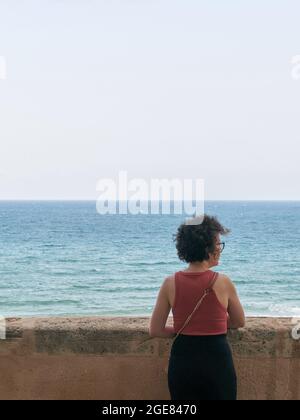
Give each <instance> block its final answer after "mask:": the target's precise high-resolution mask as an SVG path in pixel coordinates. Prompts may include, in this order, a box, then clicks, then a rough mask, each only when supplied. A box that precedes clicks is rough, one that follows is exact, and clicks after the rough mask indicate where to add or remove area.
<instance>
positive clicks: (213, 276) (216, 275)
mask: <svg viewBox="0 0 300 420" xmlns="http://www.w3.org/2000/svg"><path fill="white" fill-rule="evenodd" d="M218 275H219V273H217V272H215V271H214V272H213V275H212V278H211V280H210V282H209V283H208V286H207V290H211V289H212V288H213V287H214V284H215V282H216V281H217V278H218Z"/></svg>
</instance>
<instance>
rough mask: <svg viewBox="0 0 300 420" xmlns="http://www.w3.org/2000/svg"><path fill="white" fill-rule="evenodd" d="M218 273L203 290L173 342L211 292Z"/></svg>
mask: <svg viewBox="0 0 300 420" xmlns="http://www.w3.org/2000/svg"><path fill="white" fill-rule="evenodd" d="M217 276H218V273H215V274H214V276H213V278H212V280H211V282H210V283H209V286H208V288H207V289H205V291H204V294H203V296H202V297H201V298H200V300H199V301H198V303H197V305H196V306H195V309H194V310H193V312H192V313H191V314H190V316H189V317H188V318H187V320H186V321H185V323H184V325H183V326H182V328H181V329H180V331H178V333H177V334H176V337H175V339H174V341H175V340H176V338H177V337H178V336H179V334H181V333H182V331H183V330H184V329H185V327H186V326H187V324H188V323H189V322H190V320H191V319H192V316H193V315H194V313H195V312H196V311H197V309H198V308H199V306H200V305H201V304H202V302H203V300H204V299H205V298H206V296H207V295H209V293H210V292H211V289H212V287H213V285H214V284H215V282H216V279H217Z"/></svg>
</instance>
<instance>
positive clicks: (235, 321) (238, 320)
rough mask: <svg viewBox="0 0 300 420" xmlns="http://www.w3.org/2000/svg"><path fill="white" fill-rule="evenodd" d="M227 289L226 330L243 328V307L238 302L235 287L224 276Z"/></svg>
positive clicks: (244, 321) (244, 320)
mask: <svg viewBox="0 0 300 420" xmlns="http://www.w3.org/2000/svg"><path fill="white" fill-rule="evenodd" d="M226 280H227V287H228V296H229V298H228V320H227V325H228V329H237V328H244V326H245V324H246V317H245V312H244V309H243V306H242V304H241V302H240V299H239V296H238V293H237V290H236V287H235V285H234V284H233V283H232V281H231V280H230V278H229V277H227V276H226Z"/></svg>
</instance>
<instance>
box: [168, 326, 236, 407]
mask: <svg viewBox="0 0 300 420" xmlns="http://www.w3.org/2000/svg"><path fill="white" fill-rule="evenodd" d="M168 386H169V391H170V395H171V400H200V401H235V400H236V399H237V377H236V372H235V368H234V363H233V359H232V353H231V348H230V346H229V344H228V341H227V335H226V334H224V335H217V336H188V335H182V334H181V335H179V336H178V337H177V339H176V340H175V341H174V342H173V345H172V349H171V354H170V359H169V370H168Z"/></svg>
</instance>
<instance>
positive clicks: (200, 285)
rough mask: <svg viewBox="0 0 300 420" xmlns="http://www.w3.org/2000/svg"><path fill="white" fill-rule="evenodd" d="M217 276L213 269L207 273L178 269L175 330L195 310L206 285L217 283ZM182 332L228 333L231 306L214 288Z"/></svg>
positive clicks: (210, 285)
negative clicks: (227, 305)
mask: <svg viewBox="0 0 300 420" xmlns="http://www.w3.org/2000/svg"><path fill="white" fill-rule="evenodd" d="M214 277H215V272H214V271H211V270H208V271H205V272H203V273H188V272H185V271H179V272H177V273H175V302H174V307H173V308H172V313H173V323H174V331H175V333H177V332H178V331H180V329H181V328H182V326H183V325H184V323H185V321H186V319H187V318H188V316H189V315H190V314H191V313H192V312H193V310H194V308H195V306H196V305H197V303H198V301H199V299H200V298H201V297H202V296H203V294H204V292H205V289H207V288H209V287H212V286H213V284H214ZM216 279H217V277H215V280H216ZM181 334H184V335H221V334H227V309H226V308H225V307H224V306H223V305H222V304H221V302H220V301H219V299H218V297H217V295H216V293H215V291H214V290H212V291H211V293H209V294H208V295H207V296H206V297H205V299H204V300H203V302H202V304H201V305H200V307H199V308H198V309H197V311H196V312H195V313H194V315H193V317H192V319H191V320H190V322H189V323H188V324H187V326H186V327H185V329H184V330H183V331H182V333H181Z"/></svg>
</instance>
